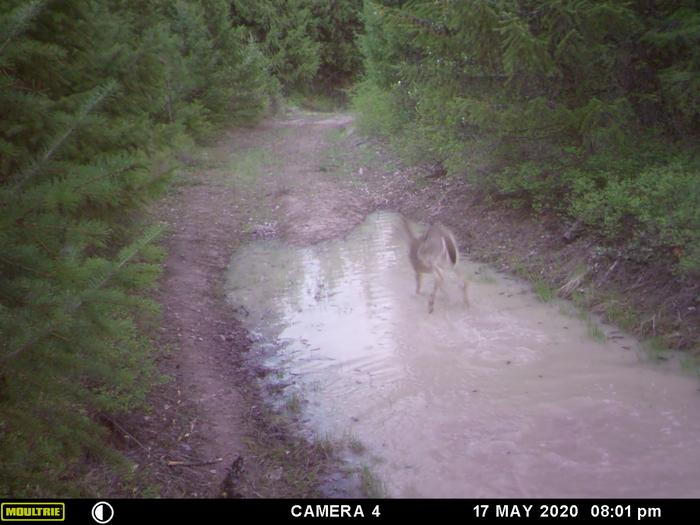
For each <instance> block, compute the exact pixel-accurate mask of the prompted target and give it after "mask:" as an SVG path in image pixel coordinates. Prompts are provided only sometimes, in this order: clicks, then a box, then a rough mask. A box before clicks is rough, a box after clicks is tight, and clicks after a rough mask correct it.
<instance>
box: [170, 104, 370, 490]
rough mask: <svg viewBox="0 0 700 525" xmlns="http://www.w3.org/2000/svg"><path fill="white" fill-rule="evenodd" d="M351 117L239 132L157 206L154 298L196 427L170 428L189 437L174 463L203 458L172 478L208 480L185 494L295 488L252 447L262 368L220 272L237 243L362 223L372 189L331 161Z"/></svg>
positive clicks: (332, 233) (317, 236)
mask: <svg viewBox="0 0 700 525" xmlns="http://www.w3.org/2000/svg"><path fill="white" fill-rule="evenodd" d="M350 123H351V119H350V117H348V116H346V115H336V116H333V117H332V118H329V117H328V115H317V114H301V113H296V114H293V115H290V116H287V117H281V118H277V119H274V120H268V121H265V122H263V123H262V124H260V125H258V126H256V127H254V128H244V129H238V130H235V131H232V132H230V133H229V134H228V135H227V136H225V137H224V138H223V139H222V140H221V141H220V142H219V143H218V144H217V145H216V146H215V147H214V148H212V149H211V150H210V151H208V152H207V154H206V155H205V158H203V159H201V160H198V161H195V162H196V164H195V167H194V168H193V169H191V170H189V171H188V173H186V174H184V175H183V176H182V177H181V180H179V181H178V183H177V186H176V189H175V191H173V192H172V194H171V195H170V196H169V197H168V198H166V199H165V200H164V201H163V202H162V203H161V206H160V209H159V211H157V214H158V216H159V217H161V219H163V220H165V221H166V222H167V223H168V224H169V231H170V235H169V236H168V239H167V242H166V244H167V250H168V256H167V260H166V262H165V271H164V276H163V278H162V281H161V284H160V287H159V290H160V291H159V294H158V297H157V299H158V301H159V302H160V303H161V305H162V307H163V329H162V330H163V339H164V340H165V342H166V343H168V344H169V345H170V346H172V347H173V348H174V352H173V353H172V355H171V356H170V357H169V358H168V359H167V362H166V363H165V364H164V366H165V368H166V370H167V371H168V372H169V373H171V374H172V375H174V376H175V378H176V381H175V385H172V387H171V388H172V389H173V390H175V391H176V395H177V396H178V397H179V398H180V399H181V400H180V401H178V402H177V403H178V404H183V406H189V407H190V409H191V416H190V420H189V432H186V433H185V434H184V435H183V434H181V435H179V436H177V437H175V436H173V437H174V439H175V440H176V441H178V442H182V443H181V444H180V447H181V448H180V449H178V451H177V452H179V453H180V454H179V455H177V454H176V456H175V460H179V461H183V462H184V463H190V464H196V465H195V466H194V467H192V466H188V467H185V468H183V470H181V471H180V472H179V474H176V475H181V476H184V477H186V478H189V479H190V480H193V481H190V484H192V483H195V484H198V485H200V486H199V487H198V488H195V487H191V488H190V489H189V495H207V494H208V495H219V494H220V493H221V490H222V488H221V487H222V482H224V481H225V480H227V479H228V481H230V482H231V483H229V485H231V484H233V485H239V487H238V488H237V489H231V490H229V492H232V494H228V495H239V496H278V495H282V496H284V495H288V494H290V493H289V492H287V490H288V489H286V488H284V487H282V488H280V487H276V486H275V483H274V481H275V480H276V479H278V478H279V477H280V475H279V467H277V466H275V465H274V462H273V463H270V462H269V461H265V458H261V457H260V455H259V454H257V453H256V452H255V451H254V450H252V448H254V447H252V448H251V446H250V443H251V442H254V441H255V439H256V435H257V436H260V434H261V433H262V432H265V430H264V429H261V428H260V417H261V414H262V413H263V412H264V409H263V407H261V406H260V404H261V401H260V399H259V396H258V393H257V392H256V387H255V386H254V385H253V383H254V381H253V380H252V375H251V374H252V373H254V371H250V370H246V369H245V367H244V366H243V364H242V355H243V353H244V352H245V351H246V350H247V348H248V344H249V341H248V335H247V333H246V332H245V330H244V329H243V328H241V326H240V325H239V323H238V321H237V320H236V315H238V313H237V312H233V311H231V308H230V307H228V306H227V305H226V303H225V301H224V299H223V292H222V280H223V275H224V271H225V269H226V266H227V264H228V262H229V260H230V257H231V255H232V253H233V252H234V250H235V248H236V247H237V246H238V245H239V244H240V243H241V242H244V241H246V240H249V239H251V238H260V237H277V236H281V237H282V238H284V239H285V240H287V241H288V242H291V243H294V244H297V245H305V244H311V243H314V242H318V241H321V240H324V239H328V238H332V237H336V236H338V235H341V234H343V233H344V232H346V231H348V230H349V229H351V228H352V227H353V226H355V225H356V224H357V223H359V222H360V221H362V219H363V218H364V216H365V215H366V213H367V212H368V211H369V210H370V208H371V203H370V201H369V199H368V198H367V193H366V192H364V194H363V192H360V191H358V189H357V188H356V187H353V186H352V185H351V184H350V183H349V182H348V180H347V179H341V178H339V177H337V176H336V175H334V174H333V173H331V172H330V171H328V170H327V169H326V167H325V164H326V163H327V162H328V160H329V159H328V156H327V155H328V148H329V145H330V144H331V143H332V140H333V136H334V135H333V134H334V133H339V131H338V130H343V129H345V128H346V127H347V126H348V125H350ZM184 426H185V427H187V426H188V425H187V424H185V425H184ZM164 431H170V432H175V431H174V430H170V429H164ZM256 454H257V455H256ZM241 466H244V468H243V469H241ZM175 468H178V467H175ZM241 470H243V472H244V473H240V472H239V471H241ZM270 470H271V471H272V472H269V471H270ZM193 471H196V473H194V472H193ZM266 471H268V472H266ZM239 476H241V477H246V476H247V478H249V479H247V480H246V482H245V483H244V482H242V481H241V480H240V479H238V477H239ZM227 477H228V478H227ZM232 478H235V479H232ZM256 479H257V480H260V479H262V480H264V482H260V481H258V482H256V481H255V480H256ZM251 480H252V481H251ZM270 480H272V483H268V482H270ZM185 484H187V482H185ZM202 484H204V486H201V485H202ZM293 490H294V489H292V494H293Z"/></svg>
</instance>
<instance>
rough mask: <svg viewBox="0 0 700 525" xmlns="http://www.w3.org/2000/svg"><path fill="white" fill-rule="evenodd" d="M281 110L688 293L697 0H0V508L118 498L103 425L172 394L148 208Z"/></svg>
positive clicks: (699, 272)
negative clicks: (320, 119) (107, 473)
mask: <svg viewBox="0 0 700 525" xmlns="http://www.w3.org/2000/svg"><path fill="white" fill-rule="evenodd" d="M291 103H294V104H301V105H306V106H307V107H311V108H314V109H316V108H321V109H328V108H331V109H334V110H337V108H348V107H349V108H350V109H351V110H352V111H353V112H354V113H355V115H356V120H357V125H358V128H360V129H361V130H362V132H363V133H367V134H370V135H372V136H374V137H377V138H378V140H381V141H383V142H385V143H388V144H390V145H391V147H392V148H394V150H395V151H397V152H399V154H400V155H401V156H402V157H403V158H404V159H405V160H406V161H407V162H409V163H410V162H414V163H419V162H422V163H427V164H429V165H431V166H433V167H434V168H433V169H434V170H437V171H439V172H440V173H441V174H443V175H442V176H444V177H449V178H456V179H460V180H465V181H467V182H468V183H469V184H470V186H471V187H472V188H473V191H474V192H479V193H480V194H482V195H483V196H484V197H483V198H484V199H486V200H488V201H489V202H494V203H497V204H498V205H503V206H506V207H512V208H517V209H521V210H526V211H528V212H529V213H531V214H532V216H533V217H543V216H547V217H555V218H556V220H558V221H561V222H562V223H566V224H570V225H571V227H572V228H573V229H574V230H575V231H576V234H577V235H582V236H592V237H595V238H596V239H597V240H598V241H599V242H600V243H601V245H603V246H613V247H615V248H616V249H618V250H620V251H621V253H623V254H624V258H625V259H626V260H628V261H631V262H632V263H634V264H637V265H646V264H656V263H659V261H662V262H663V264H665V265H666V266H667V267H668V269H669V271H670V272H671V273H672V274H673V276H674V278H675V279H677V282H678V283H681V284H680V285H682V286H696V285H697V282H698V279H699V278H700V157H699V156H698V144H699V143H700V6H698V4H697V2H695V1H691V0H665V1H655V0H635V1H629V2H619V1H613V0H548V1H546V2H539V1H537V2H535V1H532V0H474V1H470V2H463V1H458V0H364V1H363V0H260V1H255V2H250V1H247V0H176V1H169V0H146V1H142V0H138V1H137V0H31V1H25V0H0V457H1V458H2V460H1V461H0V497H3V498H4V497H8V496H23V497H42V496H44V497H46V496H86V495H93V494H95V493H97V492H101V493H105V492H104V491H105V490H106V491H107V492H106V493H109V491H108V489H104V488H103V485H104V484H106V485H108V484H109V479H111V478H107V479H108V481H105V480H104V478H99V479H98V478H95V479H93V478H91V477H90V476H91V475H92V473H93V472H94V465H96V464H100V465H102V464H106V465H109V468H110V469H112V468H113V469H114V472H116V473H117V474H115V476H118V477H119V478H120V479H121V480H122V483H124V484H126V485H128V484H129V479H130V476H132V475H133V473H132V472H131V471H130V470H129V467H128V464H127V463H126V462H125V460H124V458H123V456H122V455H121V453H120V452H119V451H118V450H117V449H116V447H114V446H113V445H112V444H111V442H110V439H109V434H110V430H109V429H110V428H113V425H112V422H113V421H114V418H115V417H116V416H117V415H119V414H123V413H129V412H133V411H139V410H146V408H145V407H147V403H148V401H147V399H148V395H149V392H150V391H151V389H153V388H154V386H156V385H162V384H164V383H166V382H167V381H168V378H167V377H166V376H165V375H164V374H163V373H162V371H161V370H160V369H159V367H158V359H159V356H161V355H162V353H163V352H164V350H163V349H162V348H159V345H158V344H157V343H156V342H155V341H154V340H153V338H152V337H151V336H150V335H149V334H150V333H151V332H153V331H154V330H155V327H157V326H158V323H159V315H160V313H159V311H160V307H159V305H158V302H157V301H156V300H155V299H154V298H153V295H152V293H153V290H154V289H155V288H157V285H158V279H159V278H160V276H161V275H162V262H163V260H164V258H165V257H166V256H167V253H166V250H165V248H164V246H163V244H162V243H161V242H160V239H161V238H162V236H163V235H165V234H167V231H166V229H165V228H164V227H163V225H161V224H159V223H158V222H153V221H151V220H150V219H149V218H148V217H149V215H148V214H147V213H146V212H145V210H146V209H148V207H149V206H150V205H151V204H152V203H153V202H155V201H157V200H158V199H159V198H161V197H162V196H163V195H164V194H167V192H168V191H169V188H170V184H171V181H172V178H173V176H174V174H176V173H177V172H178V171H179V170H181V169H182V167H183V165H186V164H187V162H188V158H189V155H190V153H191V152H192V151H195V150H196V149H197V148H198V147H200V146H201V145H202V144H209V143H211V142H212V141H215V140H216V139H217V137H218V136H219V135H221V134H222V133H223V132H224V131H225V130H228V129H232V128H235V129H238V128H243V129H246V127H247V126H253V125H255V124H256V123H257V122H260V121H261V120H264V119H265V118H268V116H269V115H273V114H275V112H276V111H279V109H280V108H282V107H284V106H285V105H288V104H291ZM695 301H696V303H697V302H699V301H700V296H699V297H697V298H696V299H695ZM697 307H698V308H700V305H697ZM699 344H700V342H698V341H694V342H691V343H688V344H685V348H684V349H685V350H687V351H689V352H695V353H697V352H698V350H699V349H700V347H699V346H698V345H699ZM100 484H103V485H100ZM137 495H144V494H143V493H142V494H137Z"/></svg>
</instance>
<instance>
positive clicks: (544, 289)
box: [534, 279, 554, 303]
mask: <svg viewBox="0 0 700 525" xmlns="http://www.w3.org/2000/svg"><path fill="white" fill-rule="evenodd" d="M534 288H535V294H536V295H537V298H538V299H539V300H540V301H542V302H543V303H548V302H550V301H551V300H552V299H554V289H553V288H552V287H551V286H549V285H548V284H547V283H546V282H545V281H543V280H542V279H537V280H536V281H535V283H534Z"/></svg>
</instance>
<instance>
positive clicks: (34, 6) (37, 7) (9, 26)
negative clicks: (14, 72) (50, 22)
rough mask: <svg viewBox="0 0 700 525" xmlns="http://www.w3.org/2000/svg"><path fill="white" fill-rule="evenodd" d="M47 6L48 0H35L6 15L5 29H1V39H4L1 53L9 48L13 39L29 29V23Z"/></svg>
mask: <svg viewBox="0 0 700 525" xmlns="http://www.w3.org/2000/svg"><path fill="white" fill-rule="evenodd" d="M45 4H46V0H33V1H32V2H28V3H26V4H24V5H19V6H17V7H16V8H15V9H14V10H12V11H11V12H10V14H9V15H6V19H5V23H4V24H3V27H0V38H2V39H3V42H2V44H0V53H2V52H3V51H4V50H5V47H7V44H9V43H10V41H11V40H12V39H13V38H15V37H16V36H17V35H19V34H20V33H22V32H23V31H24V30H25V29H26V28H27V25H29V22H31V21H32V19H34V18H36V16H37V15H38V14H39V12H41V10H42V9H43V8H44V5H45Z"/></svg>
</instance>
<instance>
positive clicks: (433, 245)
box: [401, 215, 469, 313]
mask: <svg viewBox="0 0 700 525" xmlns="http://www.w3.org/2000/svg"><path fill="white" fill-rule="evenodd" d="M401 219H402V222H403V225H404V228H405V229H406V233H407V234H408V238H409V244H410V247H409V252H408V257H409V259H410V261H411V265H412V266H413V271H414V272H415V274H416V293H417V294H420V285H421V278H422V276H423V274H424V273H432V274H433V275H435V284H434V285H433V291H432V293H431V294H430V299H429V300H428V313H433V310H434V307H435V294H436V293H437V289H438V287H440V288H442V285H443V283H444V281H445V271H452V272H453V273H454V274H455V275H457V277H458V279H459V280H460V282H461V288H462V294H463V296H464V304H465V305H469V299H468V298H467V280H466V279H465V278H464V276H463V275H461V274H459V272H457V271H456V270H455V267H456V266H457V263H458V262H459V248H458V247H457V242H456V241H455V237H454V235H453V234H452V232H451V231H450V230H449V229H448V228H447V227H446V226H443V225H442V224H439V223H436V224H432V225H431V226H430V227H429V228H428V230H427V231H426V232H425V233H424V234H423V235H422V236H417V235H416V234H415V233H414V232H413V228H412V227H411V224H410V223H409V222H408V219H406V217H404V216H403V215H402V216H401Z"/></svg>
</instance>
